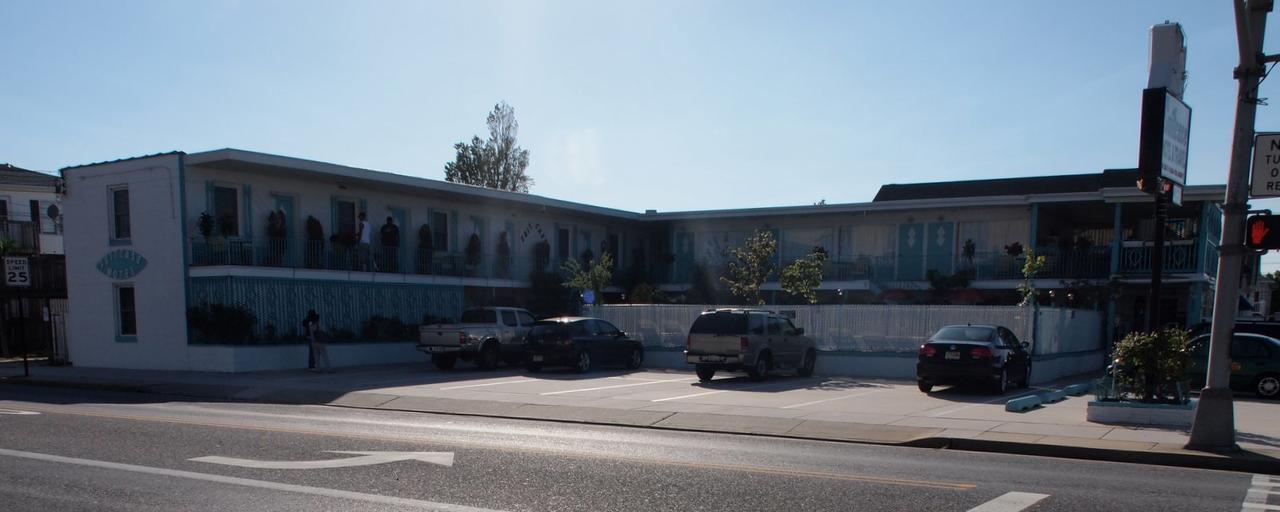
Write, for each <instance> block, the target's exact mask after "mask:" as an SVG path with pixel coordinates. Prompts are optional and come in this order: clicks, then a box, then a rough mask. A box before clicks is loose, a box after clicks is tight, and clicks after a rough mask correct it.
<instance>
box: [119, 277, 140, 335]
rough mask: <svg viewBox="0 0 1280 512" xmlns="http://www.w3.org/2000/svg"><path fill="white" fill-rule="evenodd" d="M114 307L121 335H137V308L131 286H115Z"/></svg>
mask: <svg viewBox="0 0 1280 512" xmlns="http://www.w3.org/2000/svg"><path fill="white" fill-rule="evenodd" d="M116 309H117V310H118V317H119V323H118V325H119V328H120V332H119V334H120V335H121V336H137V335H138V316H137V311H138V308H137V304H136V303H135V302H134V296H133V287H132V286H120V287H117V288H116Z"/></svg>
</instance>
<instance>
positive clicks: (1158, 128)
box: [1138, 87, 1191, 192]
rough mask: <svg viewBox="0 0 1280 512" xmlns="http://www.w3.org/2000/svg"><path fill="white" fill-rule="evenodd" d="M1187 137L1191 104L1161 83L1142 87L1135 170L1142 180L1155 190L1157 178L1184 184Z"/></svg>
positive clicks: (1188, 139)
mask: <svg viewBox="0 0 1280 512" xmlns="http://www.w3.org/2000/svg"><path fill="white" fill-rule="evenodd" d="M1190 141H1191V107H1188V106H1187V104H1186V103H1183V102H1182V100H1179V99H1178V98H1177V97H1175V96H1174V95H1173V94H1171V93H1170V92H1169V91H1168V90H1167V89H1166V88H1164V87H1155V88H1151V89H1144V90H1143V91H1142V125H1141V128H1140V129H1139V133H1138V170H1139V172H1140V173H1141V177H1142V181H1143V183H1144V184H1145V185H1146V186H1148V187H1151V188H1150V189H1149V190H1146V191H1147V192H1154V191H1155V190H1158V189H1157V188H1156V187H1157V185H1156V183H1157V182H1158V181H1159V180H1162V179H1163V180H1166V181H1170V182H1173V183H1174V184H1176V185H1186V184H1187V147H1188V145H1189V144H1190Z"/></svg>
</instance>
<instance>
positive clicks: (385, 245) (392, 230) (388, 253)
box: [380, 217, 400, 272]
mask: <svg viewBox="0 0 1280 512" xmlns="http://www.w3.org/2000/svg"><path fill="white" fill-rule="evenodd" d="M380 234H381V235H382V236H381V238H382V252H383V254H384V256H385V259H386V262H387V272H395V271H396V263H397V261H396V260H397V257H398V256H399V255H400V227H399V226H397V225H396V221H395V219H393V218H391V217H387V223H386V224H383V225H382V229H381V230H380Z"/></svg>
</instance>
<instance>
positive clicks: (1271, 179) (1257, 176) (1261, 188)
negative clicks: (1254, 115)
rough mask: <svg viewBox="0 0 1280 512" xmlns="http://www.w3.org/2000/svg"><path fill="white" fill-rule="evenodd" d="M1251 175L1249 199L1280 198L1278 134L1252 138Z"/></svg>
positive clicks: (1279, 138)
mask: <svg viewBox="0 0 1280 512" xmlns="http://www.w3.org/2000/svg"><path fill="white" fill-rule="evenodd" d="M1252 175H1253V180H1252V181H1250V183H1252V184H1253V186H1252V187H1250V189H1249V197H1280V133H1260V134H1258V136H1257V137H1256V138H1254V140H1253V172H1252Z"/></svg>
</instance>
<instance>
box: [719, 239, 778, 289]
mask: <svg viewBox="0 0 1280 512" xmlns="http://www.w3.org/2000/svg"><path fill="white" fill-rule="evenodd" d="M777 252H778V241H777V240H774V239H773V233H771V232H769V231H764V230H760V231H756V233H755V234H754V235H751V237H749V238H747V240H746V241H745V242H744V243H743V245H742V247H737V248H735V249H733V250H732V251H730V255H731V256H733V261H730V262H729V275H727V276H723V277H721V278H720V280H721V281H724V283H725V284H727V285H729V291H730V292H732V293H733V294H734V295H736V296H738V297H742V299H743V300H744V301H745V302H747V303H748V304H749V305H752V306H759V305H763V304H764V299H762V298H761V297H760V287H761V286H763V285H764V281H765V279H768V278H769V274H772V273H773V270H774V263H773V255H774V254H776V253H777Z"/></svg>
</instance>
